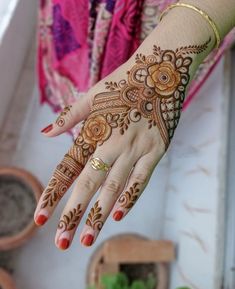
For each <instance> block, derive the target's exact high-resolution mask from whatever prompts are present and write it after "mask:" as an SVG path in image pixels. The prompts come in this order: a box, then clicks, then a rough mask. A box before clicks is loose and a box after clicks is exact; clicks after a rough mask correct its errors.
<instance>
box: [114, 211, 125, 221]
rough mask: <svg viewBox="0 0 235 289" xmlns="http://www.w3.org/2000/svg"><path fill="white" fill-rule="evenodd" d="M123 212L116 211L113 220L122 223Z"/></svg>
mask: <svg viewBox="0 0 235 289" xmlns="http://www.w3.org/2000/svg"><path fill="white" fill-rule="evenodd" d="M123 215H124V214H123V212H122V211H116V212H115V213H114V214H113V218H114V220H115V221H120V220H121V219H122V217H123Z"/></svg>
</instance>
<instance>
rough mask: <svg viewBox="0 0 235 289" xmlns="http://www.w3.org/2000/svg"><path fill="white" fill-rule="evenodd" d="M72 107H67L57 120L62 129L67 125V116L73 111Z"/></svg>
mask: <svg viewBox="0 0 235 289" xmlns="http://www.w3.org/2000/svg"><path fill="white" fill-rule="evenodd" d="M71 107H72V105H68V106H66V107H65V108H64V109H63V111H62V112H61V113H60V115H59V117H58V118H57V120H56V124H57V125H58V126H60V127H62V126H64V124H65V118H64V117H65V116H66V115H67V113H68V112H69V111H70V110H71Z"/></svg>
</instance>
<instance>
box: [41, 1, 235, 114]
mask: <svg viewBox="0 0 235 289" xmlns="http://www.w3.org/2000/svg"><path fill="white" fill-rule="evenodd" d="M174 2H176V0H41V1H40V9H39V22H38V23H39V24H38V76H39V87H40V93H41V102H48V103H49V104H50V105H51V106H52V107H53V109H54V110H55V111H59V110H61V109H62V108H63V107H64V106H66V105H69V104H71V103H72V102H74V101H75V100H76V99H77V98H78V97H79V96H80V95H82V94H84V93H86V91H87V90H88V89H89V88H90V87H91V86H93V85H94V84H95V83H96V82H98V81H99V80H100V79H102V78H103V77H105V76H106V75H108V74H109V73H111V72H112V71H113V70H114V69H116V68H117V67H118V66H120V65H121V64H122V63H124V62H125V61H126V60H127V59H128V58H129V57H130V56H131V55H132V54H133V52H134V51H135V50H136V49H137V47H138V46H139V45H140V44H141V42H142V41H143V40H144V39H145V38H146V37H147V35H149V33H151V31H152V30H153V29H154V28H155V27H156V26H157V25H158V21H159V20H158V18H159V15H160V13H161V12H162V11H163V10H164V9H165V8H166V6H168V5H169V4H171V3H174ZM234 41H235V29H233V30H232V31H231V32H230V33H229V34H228V35H227V36H226V37H225V39H224V40H223V42H222V43H221V45H220V48H219V49H218V50H214V51H212V52H211V53H210V54H209V55H208V57H207V58H206V59H205V60H204V62H203V63H202V64H201V65H200V66H199V69H198V70H197V73H196V75H195V77H194V79H193V81H192V82H191V84H190V87H189V90H188V94H187V98H186V100H185V102H184V108H185V107H187V105H188V104H189V103H190V102H191V100H192V98H193V97H194V96H195V95H196V94H197V92H198V90H199V89H200V88H201V87H202V85H203V83H204V82H205V80H206V79H207V78H208V76H209V75H210V73H211V72H212V71H213V69H214V68H215V66H216V65H217V63H218V62H219V60H220V58H221V56H222V55H223V54H224V52H225V51H226V50H227V49H228V48H229V47H231V45H232V44H233V43H234ZM162 69H166V70H168V71H169V73H170V74H171V75H172V84H171V86H169V90H171V89H173V88H174V87H175V84H177V83H178V76H177V75H174V74H173V71H172V67H171V64H170V63H169V65H168V66H165V67H152V68H151V71H150V74H151V77H152V78H153V79H154V77H155V76H156V74H157V73H159V71H161V70H162ZM148 83H149V85H150V86H151V85H152V79H151V78H149V80H148ZM155 89H159V88H157V87H156V88H155ZM166 93H167V92H166Z"/></svg>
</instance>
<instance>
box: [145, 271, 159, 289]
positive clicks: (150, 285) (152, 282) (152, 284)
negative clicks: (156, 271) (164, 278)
mask: <svg viewBox="0 0 235 289" xmlns="http://www.w3.org/2000/svg"><path fill="white" fill-rule="evenodd" d="M156 285H157V280H156V278H155V277H154V276H153V274H149V276H148V279H147V281H146V289H155V288H156Z"/></svg>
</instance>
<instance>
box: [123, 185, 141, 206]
mask: <svg viewBox="0 0 235 289" xmlns="http://www.w3.org/2000/svg"><path fill="white" fill-rule="evenodd" d="M139 186H140V184H139V183H134V184H133V185H132V186H131V187H130V188H129V190H128V191H125V193H124V194H122V195H121V196H120V198H119V199H118V203H120V205H121V207H122V208H124V209H131V208H132V207H133V206H134V204H135V202H136V201H137V199H138V198H139V192H140V188H139Z"/></svg>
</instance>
